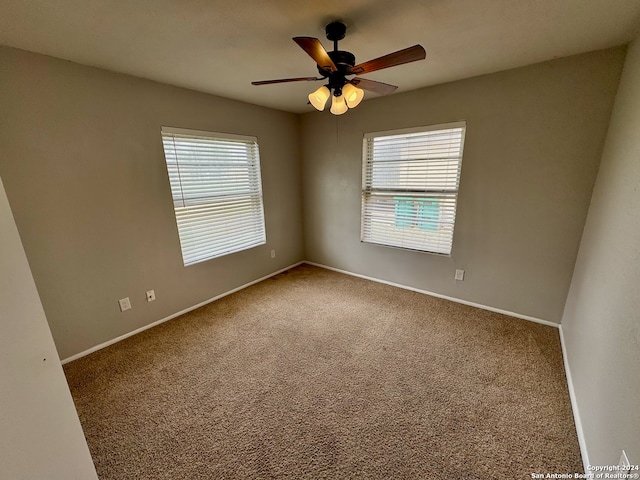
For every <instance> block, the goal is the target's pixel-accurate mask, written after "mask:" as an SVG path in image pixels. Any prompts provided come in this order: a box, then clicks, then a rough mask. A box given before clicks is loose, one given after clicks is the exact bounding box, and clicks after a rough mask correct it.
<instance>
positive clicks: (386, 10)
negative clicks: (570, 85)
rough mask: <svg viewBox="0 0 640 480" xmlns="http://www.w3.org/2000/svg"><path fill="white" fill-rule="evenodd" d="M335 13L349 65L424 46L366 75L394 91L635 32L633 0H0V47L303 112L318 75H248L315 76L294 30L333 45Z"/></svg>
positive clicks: (637, 14)
mask: <svg viewBox="0 0 640 480" xmlns="http://www.w3.org/2000/svg"><path fill="white" fill-rule="evenodd" d="M336 19H339V20H342V21H344V22H345V23H346V24H347V26H348V29H347V37H346V38H345V39H344V40H343V41H342V42H340V48H341V49H344V50H348V51H351V52H352V53H354V54H355V55H356V61H357V62H358V63H361V62H363V61H366V60H370V59H372V58H375V57H379V56H381V55H385V54H387V53H389V52H392V51H395V50H399V49H402V48H405V47H408V46H411V45H414V44H416V43H420V44H422V45H423V46H424V47H425V49H426V51H427V60H426V61H421V62H416V63H412V64H408V65H402V66H397V67H394V68H390V69H386V70H381V71H378V72H374V73H371V74H368V75H367V76H366V78H370V79H372V80H379V81H383V82H386V83H392V84H395V85H399V87H400V88H398V90H397V92H402V91H407V90H412V89H416V88H420V87H424V86H428V85H434V84H438V83H443V82H447V81H451V80H457V79H461V78H468V77H472V76H476V75H481V74H485V73H490V72H495V71H499V70H505V69H508V68H513V67H517V66H522V65H527V64H531V63H535V62H540V61H544V60H549V59H552V58H557V57H563V56H567V55H573V54H576V53H581V52H586V51H590V50H597V49H602V48H606V47H612V46H617V45H622V44H625V43H627V42H629V41H630V40H632V39H633V38H634V36H636V35H637V34H638V33H639V30H638V27H639V26H640V1H638V0H413V1H411V0H394V1H390V0H342V1H336V0H317V1H314V2H309V1H301V0H110V1H109V0H40V1H38V0H2V3H1V4H0V44H4V45H9V46H12V47H17V48H21V49H25V50H30V51H33V52H38V53H44V54H48V55H52V56H55V57H59V58H64V59H67V60H72V61H74V62H78V63H83V64H86V65H93V66H98V67H102V68H106V69H109V70H114V71H117V72H123V73H128V74H131V75H136V76H139V77H144V78H148V79H153V80H157V81H160V82H165V83H169V84H172V85H178V86H181V87H187V88H191V89H195V90H199V91H202V92H207V93H212V94H216V95H221V96H224V97H228V98H234V99H238V100H243V101H245V102H250V103H254V104H258V105H264V106H267V107H272V108H277V109H281V110H287V111H290V112H306V111H311V110H312V107H311V106H309V105H307V99H306V95H307V94H308V93H309V92H310V91H311V90H313V89H315V88H317V86H320V85H321V82H316V83H311V82H300V83H288V84H279V85H268V86H259V87H257V86H252V85H251V84H250V82H251V81H252V80H265V79H273V78H282V77H298V76H313V75H315V74H316V73H317V70H316V68H315V64H314V62H313V60H311V58H309V57H308V56H307V55H306V54H305V53H304V51H303V50H301V49H300V48H299V47H298V46H297V45H296V44H295V43H294V42H293V41H292V40H291V37H294V36H311V37H317V38H319V39H320V40H321V41H322V42H323V44H324V45H325V47H326V48H327V49H330V48H331V42H329V41H328V40H327V39H326V37H325V35H324V26H325V24H326V23H328V22H329V21H332V20H336ZM0 68H1V66H0ZM373 96H374V95H373V94H369V93H368V94H367V97H368V98H372V97H373Z"/></svg>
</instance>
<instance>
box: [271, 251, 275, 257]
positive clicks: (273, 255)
mask: <svg viewBox="0 0 640 480" xmlns="http://www.w3.org/2000/svg"><path fill="white" fill-rule="evenodd" d="M271 258H276V251H275V250H271Z"/></svg>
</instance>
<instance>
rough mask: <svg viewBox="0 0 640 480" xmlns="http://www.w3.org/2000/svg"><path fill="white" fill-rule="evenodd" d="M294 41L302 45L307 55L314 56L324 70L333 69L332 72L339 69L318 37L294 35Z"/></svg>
mask: <svg viewBox="0 0 640 480" xmlns="http://www.w3.org/2000/svg"><path fill="white" fill-rule="evenodd" d="M293 41H294V42H296V43H297V44H298V45H300V47H301V48H302V49H303V50H304V51H305V52H307V55H309V56H310V57H311V58H313V59H314V60H315V62H316V63H317V64H318V66H319V67H320V68H322V69H323V70H331V71H332V72H335V71H336V70H338V67H336V64H335V63H333V60H331V57H329V54H328V53H327V51H326V50H325V49H324V47H323V46H322V44H321V43H320V40H318V39H317V38H313V37H293Z"/></svg>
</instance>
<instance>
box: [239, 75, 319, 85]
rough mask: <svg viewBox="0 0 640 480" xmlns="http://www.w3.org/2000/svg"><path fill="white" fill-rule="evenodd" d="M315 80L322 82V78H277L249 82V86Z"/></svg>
mask: <svg viewBox="0 0 640 480" xmlns="http://www.w3.org/2000/svg"><path fill="white" fill-rule="evenodd" d="M315 80H324V78H322V77H320V78H316V77H297V78H279V79H277V80H260V81H259V82H251V85H270V84H272V83H286V82H313V81H315Z"/></svg>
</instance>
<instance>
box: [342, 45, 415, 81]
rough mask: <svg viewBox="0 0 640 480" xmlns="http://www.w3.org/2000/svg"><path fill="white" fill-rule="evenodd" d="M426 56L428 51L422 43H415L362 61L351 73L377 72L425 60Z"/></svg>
mask: <svg viewBox="0 0 640 480" xmlns="http://www.w3.org/2000/svg"><path fill="white" fill-rule="evenodd" d="M426 56H427V52H425V51H424V48H423V47H422V45H414V46H413V47H409V48H405V49H404V50H398V51H397V52H393V53H390V54H388V55H385V56H384V57H379V58H374V59H373V60H369V61H368V62H364V63H360V64H358V65H356V66H355V67H352V68H351V70H350V71H349V73H354V74H356V75H362V74H363V73H369V72H375V71H376V70H382V69H383V68H389V67H395V66H396V65H402V64H403V63H410V62H416V61H418V60H424V59H425V58H426Z"/></svg>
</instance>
